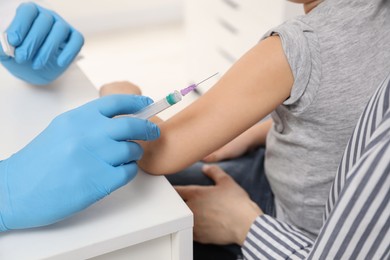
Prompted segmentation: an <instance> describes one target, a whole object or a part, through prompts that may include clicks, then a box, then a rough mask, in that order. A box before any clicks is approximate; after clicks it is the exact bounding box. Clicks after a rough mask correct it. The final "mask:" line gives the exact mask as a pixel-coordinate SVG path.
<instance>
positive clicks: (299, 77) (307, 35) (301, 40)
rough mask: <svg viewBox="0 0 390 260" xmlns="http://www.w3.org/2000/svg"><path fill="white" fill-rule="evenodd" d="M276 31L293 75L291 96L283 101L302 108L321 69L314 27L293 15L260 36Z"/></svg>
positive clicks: (306, 104)
mask: <svg viewBox="0 0 390 260" xmlns="http://www.w3.org/2000/svg"><path fill="white" fill-rule="evenodd" d="M273 35H278V36H279V37H280V39H281V42H282V46H283V50H284V53H285V55H286V58H287V60H288V62H289V65H290V68H291V71H292V73H293V76H294V85H293V87H292V90H291V94H290V97H289V98H288V99H286V100H285V101H284V103H283V104H284V105H286V106H290V107H291V108H292V109H295V110H303V109H304V108H305V107H307V106H308V105H309V104H310V103H311V102H312V100H313V99H314V96H315V93H316V91H317V89H318V85H319V80H320V75H321V69H320V65H321V64H320V51H319V45H318V39H317V35H316V33H315V30H313V29H312V28H311V27H310V26H308V25H307V24H305V23H304V22H302V21H300V20H299V19H294V20H290V21H287V22H285V23H283V24H282V25H280V26H278V27H276V28H273V29H272V30H270V31H268V32H267V33H266V34H265V35H264V36H263V39H265V38H267V37H269V36H273Z"/></svg>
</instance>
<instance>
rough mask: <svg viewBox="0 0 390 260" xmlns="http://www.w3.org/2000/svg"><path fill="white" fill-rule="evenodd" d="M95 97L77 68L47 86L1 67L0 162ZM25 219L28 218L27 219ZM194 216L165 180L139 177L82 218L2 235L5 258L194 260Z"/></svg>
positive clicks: (0, 245) (1, 252)
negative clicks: (36, 84)
mask: <svg viewBox="0 0 390 260" xmlns="http://www.w3.org/2000/svg"><path fill="white" fill-rule="evenodd" d="M95 97H97V93H96V90H95V88H94V87H93V86H92V84H91V83H90V82H89V81H88V80H87V78H86V77H85V76H84V74H83V73H82V72H81V71H80V70H79V69H78V67H76V66H74V67H72V68H71V69H70V70H69V71H68V72H67V73H66V75H65V76H63V77H62V78H61V79H60V80H58V81H57V82H55V83H54V84H53V85H52V86H48V87H33V86H29V85H26V84H24V83H22V82H20V81H18V80H16V79H14V78H13V77H12V76H10V75H9V74H8V73H7V72H6V71H5V70H4V69H3V68H0V108H1V110H0V118H1V119H2V120H1V122H2V123H1V124H0V159H5V158H7V157H8V156H9V155H11V154H12V153H14V152H16V151H18V150H19V149H21V148H22V147H23V146H24V145H25V144H27V143H28V142H29V141H31V140H32V139H33V138H34V136H36V135H37V134H38V133H39V132H41V131H42V130H43V129H44V128H45V127H46V126H47V125H48V124H49V122H50V121H51V120H52V119H53V118H54V117H55V115H57V114H59V113H61V112H64V111H66V110H69V109H71V108H73V107H77V106H79V105H82V104H83V103H85V102H87V101H89V100H91V99H93V98H95ZM26 217H28V216H26ZM192 226H193V216H192V213H191V211H190V210H189V209H188V208H187V206H186V205H185V203H184V202H183V201H182V200H181V198H180V197H179V196H178V195H177V193H176V192H175V191H174V189H173V188H172V186H171V185H170V184H169V183H168V182H167V180H166V179H165V177H161V176H160V177H156V176H149V175H147V174H144V173H142V172H140V173H139V174H138V176H137V177H136V178H135V180H133V181H132V182H131V183H130V184H128V185H126V186H125V187H123V188H121V189H119V190H118V191H116V192H114V193H112V194H111V195H110V196H108V197H107V198H105V199H103V200H102V201H100V202H98V203H96V204H94V205H93V206H91V207H89V208H88V209H86V210H84V211H82V212H80V213H79V214H77V215H75V216H73V217H71V218H68V219H66V220H64V221H62V222H59V223H57V224H54V225H50V226H47V227H43V228H36V229H29V230H20V231H9V232H5V233H0V259H6V260H12V259H17V260H20V259H23V260H28V259H67V260H68V259H72V260H73V259H90V258H92V259H95V260H102V259H110V260H115V259H143V260H148V259H151V260H152V259H153V260H155V259H159V260H163V259H174V260H179V259H180V260H187V259H192Z"/></svg>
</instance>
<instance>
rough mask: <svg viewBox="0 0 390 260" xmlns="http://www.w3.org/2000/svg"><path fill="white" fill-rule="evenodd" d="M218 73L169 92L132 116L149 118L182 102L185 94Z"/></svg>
mask: <svg viewBox="0 0 390 260" xmlns="http://www.w3.org/2000/svg"><path fill="white" fill-rule="evenodd" d="M217 74H218V72H217V73H215V74H214V75H212V76H210V77H208V78H207V79H204V80H202V81H201V82H199V83H197V84H192V85H189V86H188V87H186V88H184V89H182V90H180V91H177V90H175V91H174V92H172V93H170V94H168V95H167V96H166V97H165V98H163V99H161V100H159V101H157V102H154V103H153V104H150V105H149V106H147V107H145V108H143V109H141V110H139V111H138V112H136V113H134V114H131V115H130V116H131V117H136V118H141V119H149V118H151V117H153V116H155V115H157V114H158V113H160V112H162V111H164V110H165V109H167V108H168V107H171V106H173V105H174V104H176V103H177V102H180V101H181V100H182V98H183V96H185V95H187V94H188V93H190V92H191V91H193V90H194V89H195V88H196V87H197V86H199V85H200V84H202V83H203V82H205V81H206V80H208V79H211V78H212V77H214V76H215V75H217Z"/></svg>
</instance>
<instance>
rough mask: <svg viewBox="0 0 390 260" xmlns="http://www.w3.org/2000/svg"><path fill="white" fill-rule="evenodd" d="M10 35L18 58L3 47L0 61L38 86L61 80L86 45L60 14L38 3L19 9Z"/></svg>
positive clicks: (23, 78) (22, 6)
mask: <svg viewBox="0 0 390 260" xmlns="http://www.w3.org/2000/svg"><path fill="white" fill-rule="evenodd" d="M7 34H8V41H9V44H10V45H11V46H14V47H15V58H11V57H8V56H7V55H5V53H4V51H3V50H2V48H1V47H0V62H1V63H2V64H3V65H4V67H5V68H7V70H8V71H9V72H10V73H12V74H13V75H14V76H16V77H18V78H20V79H22V80H24V81H26V82H29V83H31V84H35V85H45V84H48V83H50V82H52V81H53V80H55V79H57V78H58V77H59V76H60V75H61V74H62V73H63V72H64V71H65V70H66V69H67V68H68V67H69V65H70V64H71V63H72V61H73V60H74V59H75V57H76V56H77V54H78V53H79V52H80V50H81V47H82V46H83V44H84V38H83V36H82V35H81V34H80V33H79V32H78V31H76V30H75V29H74V28H73V27H71V26H70V25H69V24H68V23H67V22H66V21H65V20H64V19H62V18H61V17H60V16H59V15H58V14H56V13H55V12H53V11H50V10H48V9H45V8H43V7H41V6H39V5H37V4H34V3H23V4H21V5H20V6H19V7H18V9H17V11H16V15H15V17H14V19H13V21H12V22H11V25H10V26H9V27H8V29H7Z"/></svg>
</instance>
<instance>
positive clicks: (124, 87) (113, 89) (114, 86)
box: [99, 81, 142, 97]
mask: <svg viewBox="0 0 390 260" xmlns="http://www.w3.org/2000/svg"><path fill="white" fill-rule="evenodd" d="M112 94H133V95H141V94H142V91H141V89H140V88H139V87H138V86H136V85H134V84H133V83H130V82H127V81H118V82H112V83H108V84H105V85H103V86H102V87H101V88H100V91H99V95H100V96H101V97H103V96H107V95H112Z"/></svg>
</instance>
